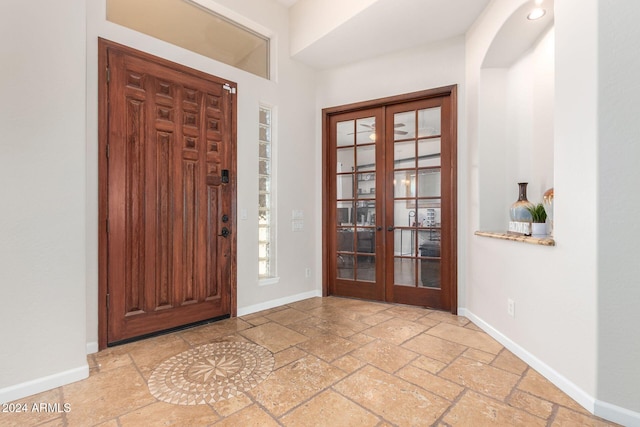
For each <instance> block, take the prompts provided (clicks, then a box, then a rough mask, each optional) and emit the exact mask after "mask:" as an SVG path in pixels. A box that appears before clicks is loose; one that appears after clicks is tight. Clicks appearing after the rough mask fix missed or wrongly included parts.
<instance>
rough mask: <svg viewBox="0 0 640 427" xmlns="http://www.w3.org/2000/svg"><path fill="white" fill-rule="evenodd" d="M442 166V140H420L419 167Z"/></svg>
mask: <svg viewBox="0 0 640 427" xmlns="http://www.w3.org/2000/svg"><path fill="white" fill-rule="evenodd" d="M428 166H440V138H433V139H420V140H418V167H428Z"/></svg>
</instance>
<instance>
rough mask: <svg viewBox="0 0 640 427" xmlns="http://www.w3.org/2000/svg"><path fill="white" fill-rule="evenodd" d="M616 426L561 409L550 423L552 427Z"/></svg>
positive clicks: (593, 417)
mask: <svg viewBox="0 0 640 427" xmlns="http://www.w3.org/2000/svg"><path fill="white" fill-rule="evenodd" d="M617 425H618V424H614V423H611V422H608V421H606V420H603V419H602V418H598V417H596V416H593V415H585V414H581V413H578V412H575V411H571V410H569V409H567V408H562V407H560V408H559V409H558V413H557V414H556V416H555V418H554V420H553V423H551V426H552V427H575V426H585V427H587V426H588V427H609V426H617Z"/></svg>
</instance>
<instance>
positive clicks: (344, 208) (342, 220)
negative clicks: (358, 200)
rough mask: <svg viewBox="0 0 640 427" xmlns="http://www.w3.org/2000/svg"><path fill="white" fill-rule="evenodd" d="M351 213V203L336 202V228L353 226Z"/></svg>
mask: <svg viewBox="0 0 640 427" xmlns="http://www.w3.org/2000/svg"><path fill="white" fill-rule="evenodd" d="M352 212H353V202H351V201H349V202H337V207H336V224H337V225H338V226H341V225H353V219H352Z"/></svg>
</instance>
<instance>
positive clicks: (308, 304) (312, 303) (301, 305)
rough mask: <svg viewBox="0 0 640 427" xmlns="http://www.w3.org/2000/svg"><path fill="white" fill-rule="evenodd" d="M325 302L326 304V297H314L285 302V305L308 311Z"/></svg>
mask: <svg viewBox="0 0 640 427" xmlns="http://www.w3.org/2000/svg"><path fill="white" fill-rule="evenodd" d="M326 304H328V298H320V297H315V298H309V299H305V300H302V301H297V302H294V303H291V304H287V307H290V308H295V309H296V310H300V311H309V310H313V309H314V308H318V307H322V306H323V305H326Z"/></svg>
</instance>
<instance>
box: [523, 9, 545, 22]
mask: <svg viewBox="0 0 640 427" xmlns="http://www.w3.org/2000/svg"><path fill="white" fill-rule="evenodd" d="M545 13H547V11H546V10H544V9H542V8H541V7H536V8H535V9H533V10H532V11H531V12H529V14H528V15H527V19H528V20H529V21H535V20H536V19H540V18H542V17H543V16H544V14H545Z"/></svg>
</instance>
